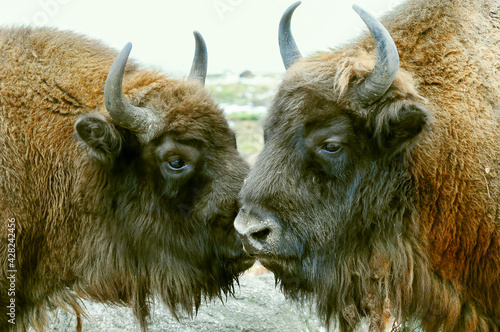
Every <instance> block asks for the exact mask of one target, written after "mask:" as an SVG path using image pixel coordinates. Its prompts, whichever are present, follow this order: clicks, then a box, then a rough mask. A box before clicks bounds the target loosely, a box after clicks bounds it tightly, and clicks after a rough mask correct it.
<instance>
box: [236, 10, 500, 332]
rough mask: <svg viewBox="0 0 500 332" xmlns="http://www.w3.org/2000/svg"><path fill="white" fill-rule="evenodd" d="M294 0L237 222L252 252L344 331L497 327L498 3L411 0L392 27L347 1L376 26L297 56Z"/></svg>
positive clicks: (286, 287)
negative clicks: (281, 66)
mask: <svg viewBox="0 0 500 332" xmlns="http://www.w3.org/2000/svg"><path fill="white" fill-rule="evenodd" d="M297 5H298V4H295V5H293V6H292V7H290V8H289V9H288V10H287V11H286V12H285V14H284V16H283V18H282V21H281V24H280V46H281V53H282V57H283V61H284V63H285V66H286V67H287V68H288V71H287V73H286V75H285V77H284V79H283V82H282V84H281V86H280V88H279V91H278V93H277V95H276V96H275V99H274V101H273V104H272V106H271V108H270V111H269V115H268V118H267V119H266V122H265V127H264V136H265V147H264V149H263V151H262V153H261V155H260V156H259V159H258V160H257V163H256V164H255V168H253V169H252V171H251V172H250V174H249V176H248V178H247V179H246V182H245V184H244V185H243V188H242V193H241V196H242V199H243V203H242V204H243V206H242V209H241V211H240V213H239V215H238V217H237V218H236V220H235V227H236V229H237V230H238V232H239V233H240V235H241V237H242V239H243V241H244V246H245V248H246V250H247V251H248V252H249V253H250V254H252V255H254V256H257V257H258V259H259V260H261V262H262V263H263V264H264V265H265V266H266V267H268V268H270V269H271V270H272V271H274V273H275V274H276V276H277V278H278V279H279V280H280V282H281V287H282V289H283V290H284V292H285V293H286V294H288V295H291V296H292V297H295V298H304V297H312V298H314V299H315V300H316V301H317V304H318V311H319V313H320V315H321V316H322V318H323V319H324V320H325V322H327V324H328V323H337V322H338V323H339V327H340V330H341V331H352V330H354V329H355V328H356V327H359V326H360V322H361V321H362V320H363V321H364V322H368V321H369V329H370V331H383V330H387V329H390V328H391V327H392V326H393V324H394V327H395V328H396V329H397V328H400V327H402V326H405V325H408V324H409V325H412V326H413V325H420V326H421V327H422V328H423V329H424V330H425V331H438V330H439V331H498V330H499V329H500V222H499V218H500V209H499V207H500V205H499V203H500V202H499V199H500V173H499V172H500V137H499V136H500V126H499V125H500V70H499V67H500V3H499V2H498V1H496V0H495V1H492V0H473V1H459V0H415V1H409V2H408V3H406V4H404V5H402V6H400V7H399V8H398V9H396V10H395V11H394V12H393V13H391V14H389V15H388V16H387V17H386V18H385V19H384V20H383V22H384V25H385V26H386V27H387V29H388V30H386V29H385V28H384V27H383V26H382V24H381V23H379V22H378V21H377V20H376V19H375V18H373V17H372V16H371V15H370V14H368V13H366V12H365V11H363V10H362V9H360V8H359V7H354V9H355V11H356V12H357V13H358V14H359V15H360V16H361V18H362V19H363V20H364V22H365V23H366V25H367V26H368V29H369V31H370V34H371V36H369V35H368V36H364V37H363V38H361V39H359V40H357V41H356V42H355V43H352V44H350V45H347V46H344V47H342V48H338V49H333V50H331V51H327V52H322V53H318V54H316V55H313V56H310V57H308V58H305V59H301V56H300V52H299V50H298V48H297V47H296V45H295V42H294V40H293V37H292V34H291V33H290V30H289V28H290V17H291V15H292V12H293V11H294V9H295V8H296V6H297ZM388 31H389V32H390V34H389V32H388ZM391 35H392V38H391ZM398 50H399V57H398ZM365 317H366V318H367V319H363V318H365ZM393 321H395V322H394V323H393Z"/></svg>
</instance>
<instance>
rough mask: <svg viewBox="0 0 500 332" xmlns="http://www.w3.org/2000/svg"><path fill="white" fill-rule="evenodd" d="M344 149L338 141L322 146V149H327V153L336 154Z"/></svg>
mask: <svg viewBox="0 0 500 332" xmlns="http://www.w3.org/2000/svg"><path fill="white" fill-rule="evenodd" d="M341 149H342V146H341V145H340V144H338V143H325V144H323V146H322V147H321V150H323V151H325V152H326V153H330V154H334V153H338V152H339V151H340V150H341Z"/></svg>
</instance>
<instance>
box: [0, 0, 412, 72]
mask: <svg viewBox="0 0 500 332" xmlns="http://www.w3.org/2000/svg"><path fill="white" fill-rule="evenodd" d="M294 2H295V0H163V1H160V0H141V1H137V0H112V1H109V0H16V1H13V0H2V1H0V23H1V24H6V25H22V24H33V25H44V26H53V27H58V28H60V29H66V30H72V31H75V32H79V33H83V34H85V35H87V36H89V37H92V38H96V39H100V40H102V41H104V42H105V43H106V44H108V45H109V46H111V47H114V48H116V49H118V50H119V49H121V48H122V47H123V45H125V43H127V42H128V41H130V42H132V44H133V49H132V53H131V57H132V58H134V59H136V60H137V61H138V62H139V63H141V64H143V65H145V66H147V67H151V68H156V69H160V70H162V71H163V72H165V73H167V74H171V75H174V76H185V75H187V74H188V72H189V68H190V66H191V61H192V58H193V54H194V38H193V35H192V32H193V30H198V31H200V33H201V34H202V35H203V37H204V38H205V41H206V43H207V47H208V58H209V60H208V71H209V74H210V73H221V72H223V71H225V70H229V71H233V72H236V73H239V72H241V71H243V70H246V69H248V70H251V71H254V72H261V73H263V72H272V73H281V72H283V71H284V68H283V65H282V63H281V58H280V54H279V48H278V41H277V38H278V37H277V34H278V24H279V19H280V17H281V15H282V13H283V11H284V10H285V9H286V8H287V7H288V6H289V5H291V4H292V3H294ZM401 2H403V0H352V1H351V0H302V5H300V6H299V7H298V8H297V10H296V11H295V14H294V16H293V20H292V32H293V34H294V36H295V39H296V41H297V44H298V46H299V48H300V50H301V52H302V54H303V55H304V56H307V55H309V54H312V53H314V52H315V51H319V50H326V49H327V48H328V47H334V46H337V45H339V44H342V43H345V42H348V41H349V40H350V39H352V38H355V37H356V36H359V35H360V34H361V33H362V32H364V31H365V30H364V29H365V27H364V24H363V22H362V21H361V19H360V18H359V17H358V16H357V15H356V13H355V12H354V11H353V10H352V8H351V6H352V4H354V3H356V4H357V5H359V6H361V7H362V8H364V9H365V10H367V11H369V12H370V13H372V14H373V15H375V16H376V17H380V16H381V15H382V14H384V13H385V12H387V11H388V10H390V9H392V8H394V7H395V6H397V5H398V4H400V3H401Z"/></svg>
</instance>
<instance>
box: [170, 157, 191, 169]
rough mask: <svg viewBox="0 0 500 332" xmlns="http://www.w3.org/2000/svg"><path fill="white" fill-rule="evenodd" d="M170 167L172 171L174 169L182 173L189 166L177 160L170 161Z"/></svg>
mask: <svg viewBox="0 0 500 332" xmlns="http://www.w3.org/2000/svg"><path fill="white" fill-rule="evenodd" d="M168 167H170V169H172V170H174V171H180V170H182V169H184V168H186V167H187V164H186V162H185V161H184V160H182V159H176V160H173V161H169V162H168Z"/></svg>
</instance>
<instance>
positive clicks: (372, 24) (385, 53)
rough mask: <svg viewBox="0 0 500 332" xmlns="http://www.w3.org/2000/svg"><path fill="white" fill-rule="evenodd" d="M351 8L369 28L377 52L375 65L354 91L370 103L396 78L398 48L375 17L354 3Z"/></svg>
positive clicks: (361, 98) (359, 98) (363, 100)
mask: <svg viewBox="0 0 500 332" xmlns="http://www.w3.org/2000/svg"><path fill="white" fill-rule="evenodd" d="M353 9H354V11H356V13H358V15H359V16H360V17H361V19H362V20H363V21H364V22H365V24H366V26H367V27H368V29H369V30H370V34H371V35H372V38H373V41H374V42H375V49H376V53H377V59H376V61H375V67H374V68H373V70H372V72H371V73H370V75H368V77H367V78H366V80H365V81H364V82H363V83H362V84H361V86H360V87H359V88H358V91H357V92H356V97H357V99H358V100H359V101H361V102H362V103H365V104H370V103H373V102H375V101H377V100H378V99H380V98H381V97H382V96H383V95H384V94H385V93H386V92H387V90H389V88H390V86H391V84H392V82H393V81H394V78H396V74H397V73H398V70H399V55H398V49H397V48H396V44H395V43H394V40H392V37H391V35H390V34H389V32H388V31H387V29H386V28H384V26H383V25H382V24H381V23H380V22H379V21H377V19H376V18H375V17H373V16H372V15H371V14H369V13H367V12H366V11H364V10H363V9H361V8H360V7H358V6H356V5H354V6H353Z"/></svg>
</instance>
